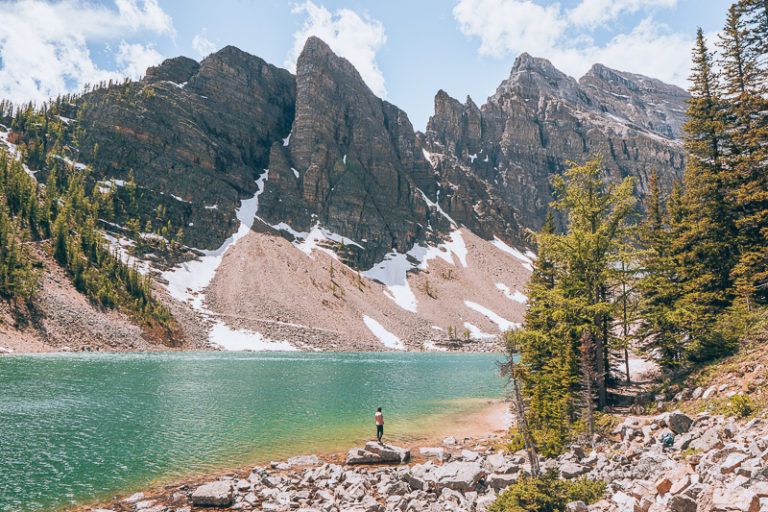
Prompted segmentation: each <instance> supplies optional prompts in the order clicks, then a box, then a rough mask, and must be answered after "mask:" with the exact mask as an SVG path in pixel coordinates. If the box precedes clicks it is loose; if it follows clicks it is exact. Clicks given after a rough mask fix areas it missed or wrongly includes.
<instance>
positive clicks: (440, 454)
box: [419, 447, 451, 462]
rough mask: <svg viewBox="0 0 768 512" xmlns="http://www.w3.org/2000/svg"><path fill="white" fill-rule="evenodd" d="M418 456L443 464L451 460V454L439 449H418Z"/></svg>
mask: <svg viewBox="0 0 768 512" xmlns="http://www.w3.org/2000/svg"><path fill="white" fill-rule="evenodd" d="M419 454H420V455H422V456H424V457H433V458H435V459H437V460H439V461H443V462H444V461H447V460H449V459H450V458H451V454H450V453H448V451H446V449H445V448H439V447H425V448H419Z"/></svg>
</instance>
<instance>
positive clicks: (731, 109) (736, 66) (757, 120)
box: [719, 1, 768, 307]
mask: <svg viewBox="0 0 768 512" xmlns="http://www.w3.org/2000/svg"><path fill="white" fill-rule="evenodd" d="M766 25H768V12H767V11H766V5H765V3H764V2H762V1H761V2H755V1H742V2H740V3H739V4H734V5H733V6H731V8H730V10H729V12H728V18H727V23H726V26H725V29H724V30H723V32H722V35H721V40H720V45H719V46H720V48H721V49H722V56H721V59H720V66H721V68H722V69H723V83H722V91H723V92H722V94H723V97H724V99H725V100H726V102H725V103H726V112H727V116H726V117H725V129H726V131H727V133H728V134H729V139H730V140H729V142H730V144H729V148H730V152H729V153H728V154H727V155H726V156H725V158H724V166H725V173H724V176H725V178H724V181H725V184H726V186H727V199H728V201H729V203H730V205H731V209H732V217H733V219H734V226H735V228H736V229H737V231H738V233H737V237H736V239H735V245H736V247H737V248H738V250H739V256H738V261H737V263H736V264H735V266H734V267H733V269H732V271H731V279H732V281H733V282H734V285H735V290H734V291H735V294H736V296H737V297H738V299H739V300H741V301H743V302H744V303H745V304H746V305H747V307H751V305H752V303H753V302H755V301H756V302H758V303H766V302H768V251H766V250H765V247H766V240H768V147H766V141H767V140H768V96H767V95H768V68H767V65H768V62H766V58H767V56H766V48H768V46H766V44H767V43H766V42H765V38H766V37H768V32H767V31H766V28H765V27H766Z"/></svg>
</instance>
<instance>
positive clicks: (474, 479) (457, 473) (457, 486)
mask: <svg viewBox="0 0 768 512" xmlns="http://www.w3.org/2000/svg"><path fill="white" fill-rule="evenodd" d="M434 475H435V483H436V486H437V488H438V489H440V488H443V487H447V488H449V489H453V490H454V491H462V492H465V491H472V490H474V489H475V487H477V484H478V483H480V480H481V479H482V478H483V477H484V476H485V475H486V473H485V471H484V470H483V468H482V466H480V464H478V463H477V462H449V463H448V464H445V465H443V466H439V467H437V468H436V469H435V471H434Z"/></svg>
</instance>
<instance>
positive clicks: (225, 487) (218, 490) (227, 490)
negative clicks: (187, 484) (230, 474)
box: [192, 480, 233, 507]
mask: <svg viewBox="0 0 768 512" xmlns="http://www.w3.org/2000/svg"><path fill="white" fill-rule="evenodd" d="M232 499H233V496H232V482H225V481H221V480H220V481H218V482H210V483H207V484H203V485H201V486H200V487H198V488H197V489H195V492H193V493H192V504H193V505H195V506H197V507H228V506H230V505H231V504H232Z"/></svg>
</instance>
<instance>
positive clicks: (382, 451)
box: [346, 441, 411, 464]
mask: <svg viewBox="0 0 768 512" xmlns="http://www.w3.org/2000/svg"><path fill="white" fill-rule="evenodd" d="M410 459H411V451H410V450H408V449H406V448H400V447H399V446H392V445H387V444H380V443H377V442H376V441H369V442H367V443H366V444H365V447H364V448H352V449H351V450H349V453H347V461H346V463H347V464H402V463H404V462H408V461H409V460H410Z"/></svg>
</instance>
